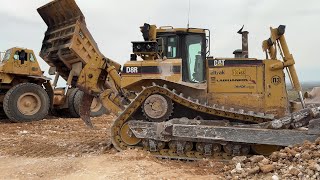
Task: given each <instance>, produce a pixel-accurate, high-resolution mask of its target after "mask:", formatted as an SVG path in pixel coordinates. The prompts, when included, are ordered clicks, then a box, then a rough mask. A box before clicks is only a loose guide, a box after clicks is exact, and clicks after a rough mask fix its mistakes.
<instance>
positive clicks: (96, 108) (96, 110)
mask: <svg viewBox="0 0 320 180" xmlns="http://www.w3.org/2000/svg"><path fill="white" fill-rule="evenodd" d="M83 94H84V92H83V91H80V90H79V91H78V92H77V94H76V96H75V97H74V106H75V109H76V110H77V113H78V114H79V116H80V104H81V101H82V97H83ZM90 109H91V112H90V116H91V117H98V116H102V115H103V114H106V113H107V110H106V108H104V107H103V105H102V103H101V102H99V101H98V99H96V98H94V99H93V102H92V104H91V108H90Z"/></svg>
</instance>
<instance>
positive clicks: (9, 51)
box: [2, 49, 11, 61]
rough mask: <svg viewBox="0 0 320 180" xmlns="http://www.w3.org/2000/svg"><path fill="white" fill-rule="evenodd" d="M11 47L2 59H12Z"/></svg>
mask: <svg viewBox="0 0 320 180" xmlns="http://www.w3.org/2000/svg"><path fill="white" fill-rule="evenodd" d="M10 55H11V49H9V50H7V51H6V52H5V54H4V56H3V58H2V61H7V60H9V59H10Z"/></svg>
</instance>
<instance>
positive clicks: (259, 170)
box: [224, 138, 320, 180]
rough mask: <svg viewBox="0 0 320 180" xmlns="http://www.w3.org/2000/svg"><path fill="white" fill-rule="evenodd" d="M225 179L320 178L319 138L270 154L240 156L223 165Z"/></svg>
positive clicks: (276, 179)
mask: <svg viewBox="0 0 320 180" xmlns="http://www.w3.org/2000/svg"><path fill="white" fill-rule="evenodd" d="M224 171H225V175H224V176H225V178H226V179H261V178H262V179H264V178H266V179H273V180H278V179H320V138H318V139H317V140H316V142H315V143H310V142H308V141H306V142H304V143H303V144H302V145H295V146H293V147H286V148H284V149H281V150H280V151H277V152H274V153H272V154H271V155H270V156H269V157H264V156H252V157H250V158H247V157H244V156H241V157H235V158H233V159H232V162H231V165H230V166H226V167H225V168H224Z"/></svg>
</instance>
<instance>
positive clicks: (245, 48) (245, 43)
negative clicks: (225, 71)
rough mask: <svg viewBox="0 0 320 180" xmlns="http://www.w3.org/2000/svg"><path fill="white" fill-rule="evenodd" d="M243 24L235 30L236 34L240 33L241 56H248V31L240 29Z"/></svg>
mask: <svg viewBox="0 0 320 180" xmlns="http://www.w3.org/2000/svg"><path fill="white" fill-rule="evenodd" d="M243 27H244V25H243V26H242V28H241V29H240V30H239V31H238V32H237V33H238V34H241V35H242V57H243V58H249V45H248V34H249V32H248V31H242V30H243Z"/></svg>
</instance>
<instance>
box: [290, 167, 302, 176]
mask: <svg viewBox="0 0 320 180" xmlns="http://www.w3.org/2000/svg"><path fill="white" fill-rule="evenodd" d="M289 173H290V174H291V175H294V176H297V175H298V174H299V173H300V171H299V169H298V168H295V167H291V168H289Z"/></svg>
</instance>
